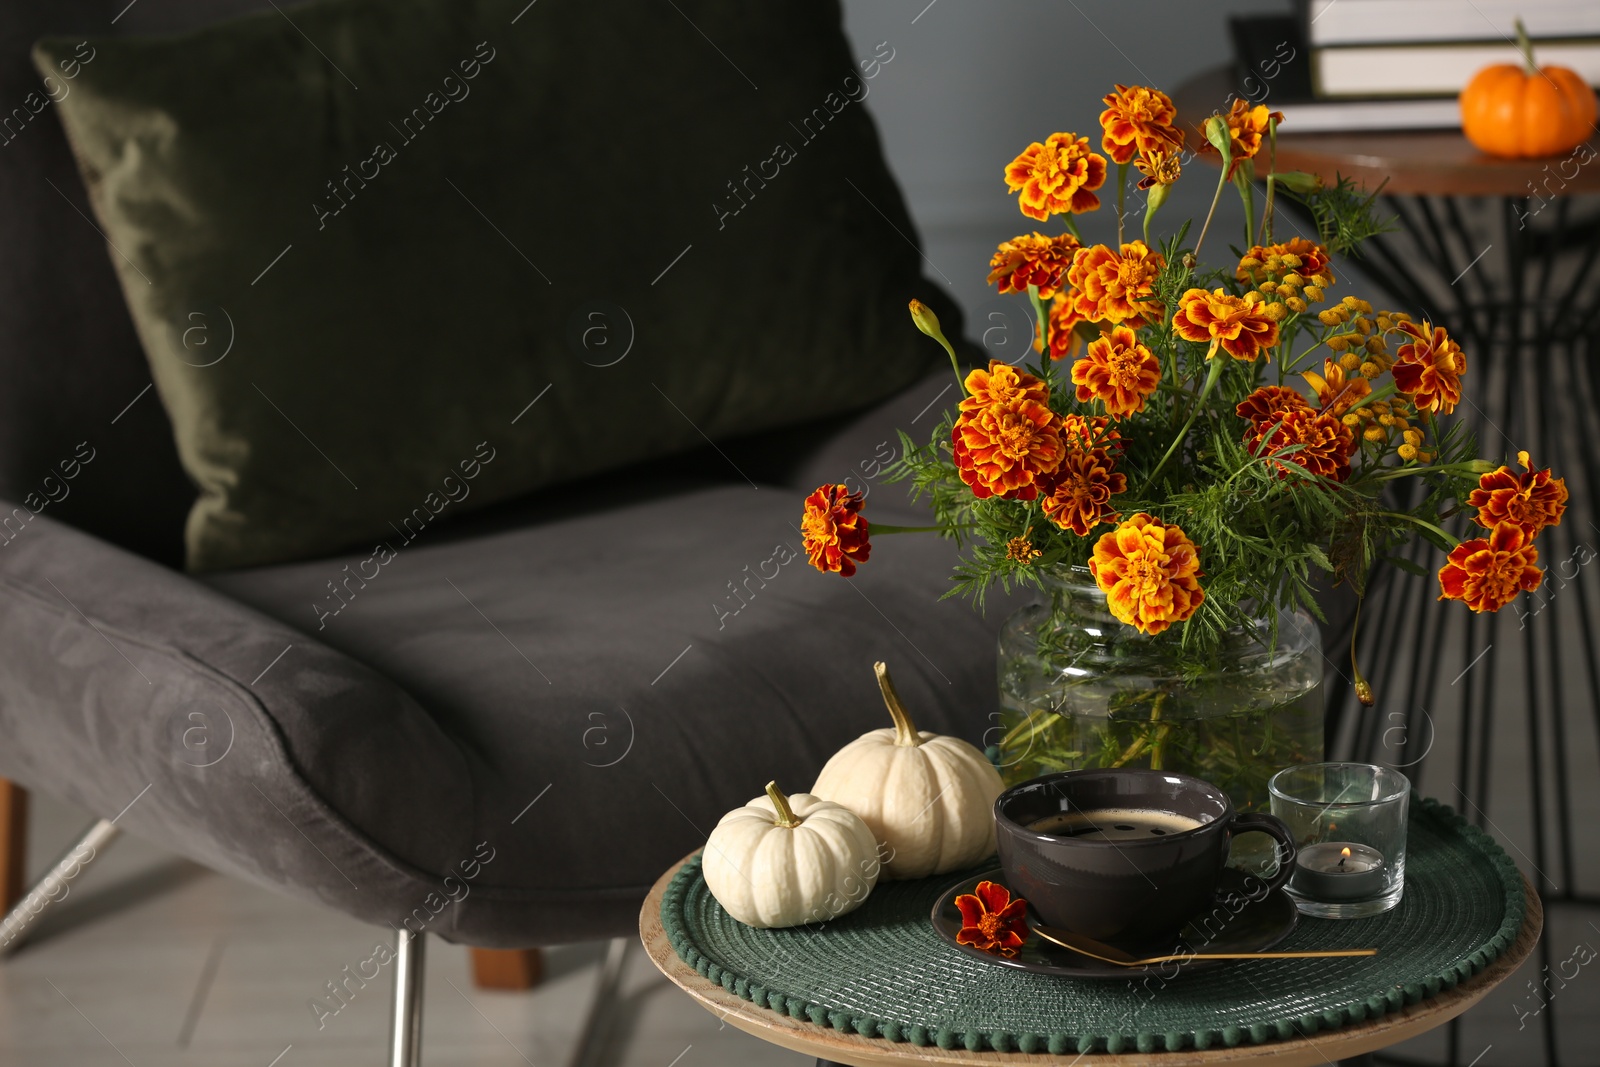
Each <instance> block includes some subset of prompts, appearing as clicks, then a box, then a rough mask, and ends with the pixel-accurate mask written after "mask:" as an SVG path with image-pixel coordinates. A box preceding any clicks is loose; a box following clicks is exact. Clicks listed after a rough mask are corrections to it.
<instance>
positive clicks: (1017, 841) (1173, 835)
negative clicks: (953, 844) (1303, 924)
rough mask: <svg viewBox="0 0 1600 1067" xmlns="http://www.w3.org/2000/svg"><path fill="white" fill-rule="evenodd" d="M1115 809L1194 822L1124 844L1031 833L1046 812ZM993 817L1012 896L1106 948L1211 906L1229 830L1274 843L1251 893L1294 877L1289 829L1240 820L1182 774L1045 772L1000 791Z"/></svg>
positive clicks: (1265, 819)
mask: <svg viewBox="0 0 1600 1067" xmlns="http://www.w3.org/2000/svg"><path fill="white" fill-rule="evenodd" d="M1118 809H1122V810H1131V811H1134V812H1152V813H1163V814H1166V815H1173V816H1178V817H1180V818H1181V819H1184V820H1192V821H1194V822H1196V823H1198V824H1199V825H1197V826H1194V827H1193V828H1192V829H1183V830H1180V831H1178V832H1163V833H1162V835H1161V836H1141V837H1138V838H1136V839H1132V840H1095V839H1089V840H1086V839H1084V838H1081V837H1062V836H1058V835H1057V834H1052V833H1045V832H1041V831H1039V830H1034V829H1030V827H1032V826H1033V825H1034V824H1035V823H1038V822H1040V821H1042V820H1046V819H1049V818H1051V817H1053V816H1062V815H1075V814H1078V813H1093V812H1106V811H1108V810H1118ZM994 817H995V830H996V838H997V842H998V845H999V851H1000V865H1001V866H1002V867H1003V868H1004V869H1005V877H1006V885H1007V887H1008V888H1009V889H1010V890H1011V892H1012V893H1013V894H1015V895H1017V896H1020V897H1024V898H1026V899H1027V901H1028V903H1029V904H1030V905H1032V907H1033V910H1034V911H1035V912H1036V913H1037V914H1038V916H1039V918H1041V919H1043V920H1044V921H1045V923H1047V924H1049V925H1051V926H1059V927H1062V928H1063V929H1066V930H1071V931H1072V932H1074V933H1078V934H1083V935H1085V936H1087V937H1092V938H1095V939H1097V940H1100V941H1106V942H1110V943H1116V944H1123V945H1147V944H1151V943H1159V942H1161V941H1163V940H1164V939H1170V938H1172V937H1174V936H1176V935H1177V933H1178V932H1179V931H1180V930H1181V929H1182V928H1183V926H1184V924H1185V923H1187V922H1188V921H1189V920H1190V919H1192V918H1194V917H1195V916H1197V915H1199V914H1200V913H1201V912H1203V911H1206V910H1208V909H1212V908H1214V907H1215V906H1216V904H1217V903H1218V902H1219V899H1220V898H1219V895H1218V890H1217V886H1218V880H1219V878H1220V876H1221V873H1222V869H1223V867H1224V865H1225V864H1226V863H1227V860H1228V848H1229V843H1230V842H1231V841H1232V839H1233V836H1234V835H1235V834H1241V833H1245V832H1247V831H1251V830H1259V831H1262V832H1263V833H1267V834H1271V835H1272V836H1273V837H1274V838H1275V839H1276V840H1277V842H1278V846H1279V851H1278V870H1277V872H1276V873H1275V874H1274V875H1273V876H1272V878H1270V879H1260V878H1256V877H1254V876H1252V877H1251V878H1250V879H1249V881H1250V883H1251V892H1250V894H1249V895H1250V896H1251V897H1253V898H1255V899H1261V898H1264V897H1265V896H1266V895H1267V894H1268V893H1270V892H1271V891H1272V890H1274V889H1277V888H1278V887H1279V886H1281V885H1283V883H1284V882H1286V881H1288V879H1289V876H1290V874H1292V873H1293V872H1294V853H1295V847H1294V839H1293V837H1292V836H1291V835H1290V833H1289V828H1288V827H1287V826H1285V825H1284V824H1283V823H1282V822H1281V821H1280V820H1278V819H1277V818H1275V817H1273V816H1271V815H1266V814H1254V813H1252V814H1244V815H1241V814H1239V813H1238V812H1236V811H1234V808H1233V803H1232V802H1231V801H1230V800H1229V799H1228V795H1227V794H1226V793H1224V792H1223V791H1222V790H1220V789H1218V788H1217V787H1216V786H1214V785H1212V784H1211V783H1210V782H1206V781H1202V780H1201V779H1199V778H1193V777H1190V776H1189V775H1186V774H1172V773H1169V772H1167V771H1140V770H1122V769H1112V770H1082V771H1062V772H1060V773H1057V774H1047V775H1044V776H1043V777H1040V778H1034V779H1032V780H1031V781H1027V782H1023V783H1022V784H1021V785H1017V786H1013V787H1012V788H1010V789H1008V790H1006V791H1005V792H1004V793H1001V794H1000V798H999V799H998V800H996V801H995V805H994ZM1090 817H1091V818H1092V816H1090ZM1151 833H1152V835H1153V834H1155V833H1156V831H1152V832H1151Z"/></svg>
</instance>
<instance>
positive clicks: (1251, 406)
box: [1233, 385, 1311, 430]
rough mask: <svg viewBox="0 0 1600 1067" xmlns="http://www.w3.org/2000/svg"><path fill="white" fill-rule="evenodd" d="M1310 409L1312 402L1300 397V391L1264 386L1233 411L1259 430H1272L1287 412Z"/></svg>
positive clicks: (1280, 386)
mask: <svg viewBox="0 0 1600 1067" xmlns="http://www.w3.org/2000/svg"><path fill="white" fill-rule="evenodd" d="M1310 407H1311V404H1310V402H1309V401H1307V400H1306V398H1305V397H1303V396H1301V395H1300V391H1299V390H1298V389H1294V388H1291V387H1290V386H1287V385H1263V386H1262V387H1261V388H1259V389H1257V390H1256V391H1255V392H1253V393H1251V394H1250V395H1249V396H1247V397H1245V398H1244V399H1243V400H1242V401H1240V403H1239V406H1238V407H1236V408H1234V409H1233V411H1234V414H1236V415H1238V416H1239V417H1240V418H1241V419H1248V420H1249V421H1250V423H1251V425H1253V426H1254V427H1255V428H1256V429H1258V430H1259V429H1262V428H1263V427H1268V428H1270V427H1271V426H1272V425H1273V424H1274V423H1276V422H1277V421H1278V420H1279V419H1280V418H1282V417H1283V416H1284V414H1286V413H1287V412H1290V411H1307V410H1309V409H1310Z"/></svg>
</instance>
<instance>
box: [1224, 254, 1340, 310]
mask: <svg viewBox="0 0 1600 1067" xmlns="http://www.w3.org/2000/svg"><path fill="white" fill-rule="evenodd" d="M1235 277H1237V278H1238V279H1239V280H1240V281H1241V282H1252V283H1254V285H1255V288H1254V289H1253V290H1252V292H1256V293H1260V294H1261V300H1262V301H1264V302H1265V303H1266V305H1267V313H1268V314H1269V315H1273V316H1274V320H1273V321H1275V322H1281V321H1283V320H1284V319H1286V318H1288V317H1289V315H1290V314H1291V313H1293V314H1299V313H1300V312H1302V311H1305V310H1306V308H1308V307H1310V306H1311V305H1312V304H1319V303H1321V302H1322V301H1323V300H1324V299H1326V298H1327V290H1328V289H1329V288H1331V287H1332V286H1333V268H1332V267H1331V266H1329V262H1328V251H1327V249H1325V248H1323V247H1322V246H1321V245H1319V244H1313V243H1312V242H1310V241H1307V240H1306V239H1305V238H1303V237H1295V238H1293V239H1291V240H1289V241H1286V242H1283V243H1281V244H1274V245H1256V246H1254V247H1253V248H1251V249H1250V250H1249V251H1248V252H1246V253H1245V254H1244V258H1243V259H1241V260H1239V269H1238V271H1237V272H1236V273H1235ZM1246 299H1249V294H1246ZM1274 304H1277V305H1279V306H1278V307H1276V308H1274V307H1273V305H1274Z"/></svg>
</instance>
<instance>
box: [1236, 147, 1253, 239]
mask: <svg viewBox="0 0 1600 1067" xmlns="http://www.w3.org/2000/svg"><path fill="white" fill-rule="evenodd" d="M1249 168H1250V163H1249V161H1248V160H1246V161H1245V162H1244V163H1242V164H1240V166H1239V169H1238V170H1236V171H1234V172H1233V186H1234V188H1235V189H1238V190H1239V203H1241V204H1243V205H1244V244H1245V247H1246V248H1249V247H1250V246H1251V245H1253V244H1255V243H1256V229H1255V227H1256V202H1255V201H1256V187H1255V183H1254V182H1252V181H1251V180H1250V175H1249V174H1247V173H1245V172H1246V171H1247V170H1249Z"/></svg>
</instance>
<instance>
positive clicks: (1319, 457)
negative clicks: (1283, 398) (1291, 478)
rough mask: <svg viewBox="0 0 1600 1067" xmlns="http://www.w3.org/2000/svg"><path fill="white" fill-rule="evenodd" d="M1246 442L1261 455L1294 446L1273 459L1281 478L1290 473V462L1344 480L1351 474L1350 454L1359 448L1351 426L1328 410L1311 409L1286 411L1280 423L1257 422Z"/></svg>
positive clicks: (1314, 472)
mask: <svg viewBox="0 0 1600 1067" xmlns="http://www.w3.org/2000/svg"><path fill="white" fill-rule="evenodd" d="M1245 444H1246V445H1248V446H1249V448H1250V451H1251V452H1252V453H1253V454H1254V455H1257V456H1270V455H1272V454H1273V453H1276V452H1281V451H1283V450H1284V449H1288V448H1294V449H1295V451H1293V452H1290V453H1288V454H1287V455H1286V456H1284V457H1283V458H1282V459H1276V458H1274V459H1271V460H1269V462H1270V463H1271V464H1272V465H1273V466H1274V467H1275V468H1277V470H1278V474H1279V476H1280V477H1286V476H1287V475H1288V473H1289V472H1288V468H1287V467H1285V466H1284V464H1285V463H1286V462H1287V463H1292V464H1294V465H1295V466H1297V467H1303V468H1304V469H1306V470H1308V471H1310V472H1311V473H1312V474H1318V475H1321V476H1322V477H1324V478H1332V479H1334V480H1335V481H1340V482H1342V481H1344V480H1345V479H1346V478H1349V477H1350V457H1351V455H1353V454H1354V453H1355V450H1356V439H1355V435H1354V434H1353V433H1351V432H1350V428H1349V427H1347V426H1345V425H1344V424H1343V423H1342V422H1340V421H1339V420H1338V419H1336V418H1334V417H1333V416H1332V415H1330V414H1328V413H1326V412H1321V411H1311V410H1309V409H1305V410H1296V411H1286V412H1284V413H1283V414H1282V416H1281V417H1280V419H1279V421H1278V422H1277V424H1276V425H1268V424H1265V423H1256V424H1254V426H1253V427H1252V429H1251V432H1250V433H1249V434H1247V435H1246V437H1245Z"/></svg>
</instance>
